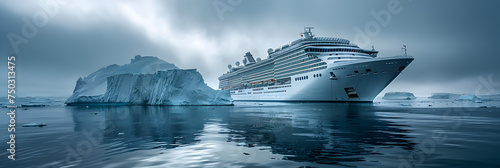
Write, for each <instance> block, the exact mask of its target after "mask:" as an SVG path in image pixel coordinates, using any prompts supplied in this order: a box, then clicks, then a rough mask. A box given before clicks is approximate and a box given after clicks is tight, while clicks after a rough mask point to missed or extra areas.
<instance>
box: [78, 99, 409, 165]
mask: <svg viewBox="0 0 500 168" xmlns="http://www.w3.org/2000/svg"><path fill="white" fill-rule="evenodd" d="M72 110H73V120H74V122H75V132H84V131H85V130H87V132H90V131H88V130H94V136H93V137H95V139H99V140H101V139H100V138H99V136H98V135H97V133H95V128H96V126H99V128H103V129H101V132H102V133H103V135H104V136H103V138H102V141H101V142H100V145H99V146H98V147H97V148H104V150H106V151H104V152H103V154H104V158H105V159H102V160H101V163H102V164H106V162H107V161H106V160H108V159H111V158H114V157H117V156H115V155H120V154H122V153H126V152H132V151H148V152H146V153H148V154H146V155H143V156H145V157H146V158H148V159H145V158H142V160H148V161H152V160H154V164H160V165H164V166H180V165H184V166H186V165H190V166H209V165H214V166H215V165H218V166H235V165H240V166H258V165H262V166H276V165H282V164H285V165H290V166H301V165H316V166H318V165H320V166H321V165H329V164H338V165H345V166H348V165H351V163H354V162H367V163H370V162H378V161H377V159H375V158H373V159H371V158H370V156H379V155H384V152H385V151H388V150H390V151H393V152H397V151H403V150H412V149H413V148H414V145H415V144H414V143H413V142H412V141H411V139H412V137H411V136H409V135H408V134H407V133H409V132H411V130H409V129H408V128H409V126H407V125H404V124H398V123H394V122H391V121H389V120H386V119H385V118H386V117H381V116H377V115H376V113H375V112H376V107H374V106H373V105H371V104H345V103H334V104H331V103H315V104H307V103H306V104H302V103H264V104H262V103H242V104H239V105H238V104H237V105H236V106H234V107H203V106H199V107H178V106H171V107H170V106H116V107H113V106H111V107H109V106H104V107H90V108H84V107H77V108H74V109H72ZM87 112H90V113H92V112H97V114H94V115H95V116H92V115H90V116H89V113H87ZM175 148H176V149H175ZM152 151H155V152H156V153H155V152H153V153H151V152H152ZM186 153H188V154H186ZM155 154H156V155H155ZM148 155H149V156H148ZM254 155H256V156H254ZM174 156H177V157H174ZM181 156H182V157H181ZM119 157H123V156H119ZM172 158H176V159H172ZM94 159H97V158H94V157H91V158H89V160H85V159H84V162H94ZM136 159H139V158H136ZM394 159H397V157H394ZM292 161H293V163H292ZM304 162H305V163H304ZM121 164H124V163H121ZM127 164H134V165H136V166H148V165H149V164H151V163H148V162H144V163H138V162H136V161H134V162H131V163H127ZM364 164H366V163H364ZM371 164H373V163H371ZM353 165H358V164H357V163H355V164H353ZM361 165H362V164H361Z"/></svg>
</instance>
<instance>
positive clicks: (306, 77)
mask: <svg viewBox="0 0 500 168" xmlns="http://www.w3.org/2000/svg"><path fill="white" fill-rule="evenodd" d="M306 79H309V76H302V77H296V78H295V81H300V80H306Z"/></svg>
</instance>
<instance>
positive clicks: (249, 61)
mask: <svg viewBox="0 0 500 168" xmlns="http://www.w3.org/2000/svg"><path fill="white" fill-rule="evenodd" d="M244 57H245V58H244V59H243V65H250V64H253V63H255V59H254V58H253V56H252V53H250V52H247V53H245V56H244Z"/></svg>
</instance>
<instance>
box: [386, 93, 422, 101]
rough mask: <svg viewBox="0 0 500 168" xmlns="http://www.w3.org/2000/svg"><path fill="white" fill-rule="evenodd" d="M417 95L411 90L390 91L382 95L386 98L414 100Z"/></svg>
mask: <svg viewBox="0 0 500 168" xmlns="http://www.w3.org/2000/svg"><path fill="white" fill-rule="evenodd" d="M415 98H416V97H415V95H413V93H410V92H388V93H386V94H385V95H384V97H382V99H385V100H413V99H415Z"/></svg>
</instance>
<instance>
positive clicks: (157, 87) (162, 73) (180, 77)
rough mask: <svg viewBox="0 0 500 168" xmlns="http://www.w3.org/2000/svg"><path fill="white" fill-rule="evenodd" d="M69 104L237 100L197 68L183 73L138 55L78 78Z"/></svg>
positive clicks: (203, 103)
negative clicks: (208, 82) (211, 82)
mask: <svg viewBox="0 0 500 168" xmlns="http://www.w3.org/2000/svg"><path fill="white" fill-rule="evenodd" d="M110 71H111V72H110ZM103 85H104V86H105V87H104V89H103ZM65 103H66V104H68V105H232V103H233V100H232V98H231V95H230V94H229V92H228V91H221V90H214V89H212V88H210V87H209V86H208V85H207V84H206V83H205V82H204V80H203V77H202V76H201V74H200V73H199V72H198V71H197V70H196V69H185V70H182V69H178V68H177V67H176V66H175V65H173V64H170V63H168V62H165V61H163V60H160V59H158V58H156V57H142V56H136V57H135V58H134V59H132V61H131V63H130V64H126V65H122V66H118V65H111V66H108V67H105V68H102V69H100V70H98V71H96V72H94V73H92V74H90V75H89V76H88V77H85V78H83V79H82V78H80V79H78V81H77V84H76V86H75V90H74V92H73V95H72V96H71V97H70V98H68V100H66V102H65Z"/></svg>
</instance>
